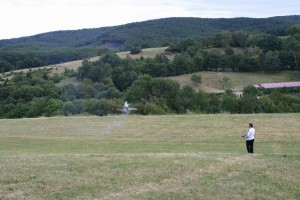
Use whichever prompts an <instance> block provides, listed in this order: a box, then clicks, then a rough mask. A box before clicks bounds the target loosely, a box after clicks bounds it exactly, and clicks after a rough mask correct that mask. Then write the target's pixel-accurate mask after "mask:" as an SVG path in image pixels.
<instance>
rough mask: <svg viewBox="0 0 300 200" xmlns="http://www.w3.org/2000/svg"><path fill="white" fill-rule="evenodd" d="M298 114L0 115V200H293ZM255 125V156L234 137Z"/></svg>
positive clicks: (299, 172) (298, 160)
mask: <svg viewBox="0 0 300 200" xmlns="http://www.w3.org/2000/svg"><path fill="white" fill-rule="evenodd" d="M299 119H300V114H273V115H271V114H259V115H226V114H220V115H183V116H182V115H170V116H134V115H133V116H108V117H93V116H91V117H89V116H87V117H53V118H38V119H18V120H8V119H7V120H0V171H1V173H0V199H299V197H300V152H299V144H300V132H299V130H300V123H299ZM249 121H252V122H253V123H254V126H255V128H256V131H257V134H256V141H255V145H254V149H255V154H254V155H248V154H247V153H246V148H245V141H244V140H243V139H242V138H241V135H242V134H243V133H245V132H246V129H247V123H248V122H249Z"/></svg>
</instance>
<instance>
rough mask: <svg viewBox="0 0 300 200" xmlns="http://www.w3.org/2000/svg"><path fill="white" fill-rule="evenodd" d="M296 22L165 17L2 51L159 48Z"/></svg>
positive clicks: (27, 40)
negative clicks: (136, 46)
mask: <svg viewBox="0 0 300 200" xmlns="http://www.w3.org/2000/svg"><path fill="white" fill-rule="evenodd" d="M296 23H300V15H294V16H281V17H270V18H217V19H210V18H165V19H157V20H149V21H144V22H137V23H129V24H125V25H120V26H113V27H104V28H95V29H82V30H74V31H56V32H49V33H43V34H38V35H34V36H30V37H22V38H17V39H9V40H0V49H1V50H31V51H37V50H39V51H45V50H57V49H64V50H66V49H69V48H72V49H73V48H76V49H80V48H86V47H92V46H106V47H111V48H117V49H122V50H124V49H130V48H131V47H132V46H135V45H140V46H142V45H144V46H148V47H158V46H162V44H163V43H165V42H179V41H182V40H184V39H187V38H202V37H207V36H213V35H215V34H216V33H218V32H220V31H223V30H228V31H237V30H244V31H247V32H249V31H250V32H268V33H272V34H275V35H286V34H287V32H286V28H288V27H290V26H291V25H293V24H296Z"/></svg>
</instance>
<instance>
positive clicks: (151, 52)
mask: <svg viewBox="0 0 300 200" xmlns="http://www.w3.org/2000/svg"><path fill="white" fill-rule="evenodd" d="M167 48H168V47H159V48H147V49H143V50H142V51H141V53H139V54H134V55H132V54H130V51H124V52H120V53H117V55H118V56H119V57H120V58H122V59H125V58H126V57H127V56H129V57H131V58H133V59H139V58H140V57H144V58H155V56H156V55H157V54H162V53H163V54H165V55H166V56H167V57H168V58H169V59H170V60H173V59H174V57H175V54H174V53H166V52H165V50H166V49H167Z"/></svg>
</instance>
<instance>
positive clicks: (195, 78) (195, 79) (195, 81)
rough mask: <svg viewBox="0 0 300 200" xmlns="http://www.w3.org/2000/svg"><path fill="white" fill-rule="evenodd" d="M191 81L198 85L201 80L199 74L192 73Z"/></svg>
mask: <svg viewBox="0 0 300 200" xmlns="http://www.w3.org/2000/svg"><path fill="white" fill-rule="evenodd" d="M191 81H193V83H194V84H195V85H198V84H200V83H201V82H202V78H201V76H200V75H197V74H193V75H192V77H191Z"/></svg>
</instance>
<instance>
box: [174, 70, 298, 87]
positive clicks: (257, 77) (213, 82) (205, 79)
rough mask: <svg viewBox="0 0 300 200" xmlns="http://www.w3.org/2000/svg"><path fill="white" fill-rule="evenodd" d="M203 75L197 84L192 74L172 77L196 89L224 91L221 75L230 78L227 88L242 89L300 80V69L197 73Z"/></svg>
mask: <svg viewBox="0 0 300 200" xmlns="http://www.w3.org/2000/svg"><path fill="white" fill-rule="evenodd" d="M195 74H197V75H200V76H201V77H202V83H201V84H199V85H197V86H196V85H195V84H194V83H193V82H192V81H191V76H192V74H186V75H182V76H175V77H170V78H171V79H172V80H176V81H178V82H179V83H180V84H181V85H190V86H192V87H193V88H194V89H196V90H204V91H208V92H224V87H223V85H222V84H221V82H220V79H221V78H220V77H222V78H223V79H224V77H226V78H228V79H229V83H228V84H227V85H226V86H227V88H229V89H232V90H235V91H241V90H242V89H243V88H244V87H245V86H247V85H254V84H258V83H273V82H289V81H300V73H299V72H298V71H296V72H293V71H282V72H277V73H265V72H252V73H251V72H220V73H219V75H218V73H217V72H208V71H205V72H198V73H195Z"/></svg>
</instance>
